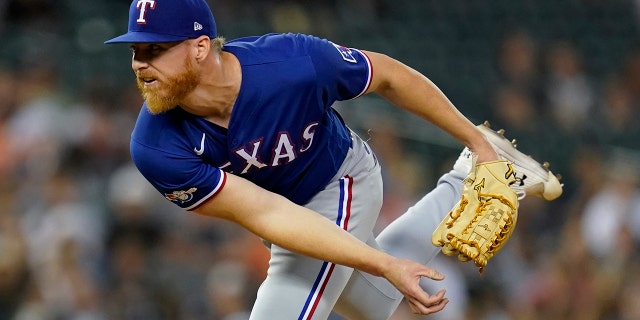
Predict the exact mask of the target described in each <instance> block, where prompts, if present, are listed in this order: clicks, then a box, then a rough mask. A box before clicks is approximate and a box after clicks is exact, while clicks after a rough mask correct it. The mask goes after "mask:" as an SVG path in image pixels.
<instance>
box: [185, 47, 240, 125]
mask: <svg viewBox="0 0 640 320" xmlns="http://www.w3.org/2000/svg"><path fill="white" fill-rule="evenodd" d="M241 82H242V72H241V68H240V63H239V62H238V59H237V58H236V57H235V56H233V55H232V54H230V53H226V52H222V54H221V55H220V56H219V57H218V59H215V61H212V62H211V63H210V64H209V65H207V66H206V69H205V71H204V72H203V79H202V81H201V82H200V84H199V85H198V86H197V87H196V88H195V90H194V91H193V92H192V93H191V94H189V95H188V96H187V97H186V98H185V100H184V101H183V102H182V103H180V106H181V107H182V108H183V109H185V110H186V111H187V112H189V113H191V114H194V115H197V116H200V117H203V118H205V119H207V120H209V121H211V122H213V123H215V124H217V125H220V126H223V127H225V128H226V127H228V124H229V120H230V118H231V111H232V110H233V105H234V104H235V101H236V98H237V97H238V93H239V91H240V84H241Z"/></svg>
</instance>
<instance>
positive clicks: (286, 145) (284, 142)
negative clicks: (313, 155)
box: [220, 122, 318, 174]
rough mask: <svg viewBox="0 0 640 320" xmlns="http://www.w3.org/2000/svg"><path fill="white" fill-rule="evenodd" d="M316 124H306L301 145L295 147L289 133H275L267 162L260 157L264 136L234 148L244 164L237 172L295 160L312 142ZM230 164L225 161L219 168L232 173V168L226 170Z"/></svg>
mask: <svg viewBox="0 0 640 320" xmlns="http://www.w3.org/2000/svg"><path fill="white" fill-rule="evenodd" d="M317 125H318V122H314V123H311V124H309V125H307V126H306V127H305V128H304V130H303V132H302V134H301V138H302V145H301V146H300V147H298V148H296V146H295V143H294V142H293V141H292V139H291V135H290V134H289V133H288V132H280V133H279V134H278V135H277V140H276V141H275V142H274V143H273V144H272V148H271V149H272V150H273V152H272V157H271V159H269V161H268V162H264V161H262V160H261V159H260V157H259V154H261V151H262V149H263V148H264V147H265V143H264V138H260V139H257V140H256V141H254V142H253V143H250V144H249V145H247V146H243V147H242V148H238V149H235V150H234V151H233V152H234V153H235V155H237V156H238V157H239V158H241V159H243V160H244V162H245V166H244V168H243V169H242V171H241V172H239V174H245V173H247V172H249V170H251V169H252V168H253V167H255V168H257V169H261V168H264V167H267V166H270V167H277V166H280V165H285V164H288V163H290V162H292V161H293V160H295V159H296V158H297V157H298V155H299V154H300V153H303V152H305V151H307V150H309V148H310V147H311V145H312V143H313V134H314V129H315V127H316V126H317ZM230 166H231V161H228V162H226V163H225V164H223V165H222V166H220V169H223V170H225V171H227V172H229V173H234V172H233V170H228V168H229V167H230Z"/></svg>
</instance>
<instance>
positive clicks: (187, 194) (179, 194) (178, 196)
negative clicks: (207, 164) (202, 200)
mask: <svg viewBox="0 0 640 320" xmlns="http://www.w3.org/2000/svg"><path fill="white" fill-rule="evenodd" d="M196 190H198V189H197V188H191V189H189V190H186V191H185V190H180V191H174V192H172V193H165V194H164V197H165V198H167V200H169V201H173V202H178V201H180V202H182V203H185V202H189V201H190V200H191V199H193V193H194V192H196Z"/></svg>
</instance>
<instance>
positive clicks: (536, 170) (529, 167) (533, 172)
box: [454, 121, 562, 201]
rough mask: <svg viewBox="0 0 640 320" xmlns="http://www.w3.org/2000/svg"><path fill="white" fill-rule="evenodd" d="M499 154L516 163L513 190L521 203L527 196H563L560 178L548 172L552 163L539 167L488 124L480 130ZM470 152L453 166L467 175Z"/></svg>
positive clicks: (469, 165) (548, 197)
mask: <svg viewBox="0 0 640 320" xmlns="http://www.w3.org/2000/svg"><path fill="white" fill-rule="evenodd" d="M477 127H478V129H480V132H482V134H484V135H485V137H487V140H488V141H489V143H491V145H492V146H493V148H494V149H495V151H496V153H498V155H499V156H500V157H501V158H502V159H505V160H507V161H509V162H512V163H513V169H514V170H515V172H516V183H514V184H512V185H511V188H512V189H513V190H515V192H516V193H517V194H518V199H523V198H524V197H525V196H526V195H534V196H537V197H541V198H543V199H545V200H548V201H551V200H554V199H556V198H558V197H559V196H560V195H561V194H562V184H561V183H560V180H559V178H560V177H556V176H555V175H553V173H552V172H551V171H550V170H549V163H548V162H545V163H542V164H541V163H539V162H538V161H536V160H535V159H533V158H532V157H530V156H528V155H525V154H524V153H522V152H520V151H518V149H516V143H515V140H513V141H509V140H507V139H506V138H505V137H504V130H498V131H497V132H496V131H493V130H492V129H491V128H490V125H489V122H488V121H485V122H484V123H483V124H481V125H478V126H477ZM471 163H472V159H471V151H470V150H469V149H468V148H464V150H462V152H461V153H460V157H458V160H457V161H456V163H455V165H454V169H455V170H458V171H461V172H466V173H468V172H469V170H470V169H471Z"/></svg>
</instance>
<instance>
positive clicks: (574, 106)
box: [543, 41, 598, 134]
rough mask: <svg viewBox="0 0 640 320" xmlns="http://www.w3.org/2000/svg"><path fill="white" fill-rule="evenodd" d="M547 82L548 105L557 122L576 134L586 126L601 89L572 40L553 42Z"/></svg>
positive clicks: (547, 65) (548, 63)
mask: <svg viewBox="0 0 640 320" xmlns="http://www.w3.org/2000/svg"><path fill="white" fill-rule="evenodd" d="M543 82H544V88H543V90H544V97H545V101H546V109H547V112H548V113H549V115H550V120H552V121H553V123H554V124H555V126H556V127H557V128H559V129H561V130H563V131H567V132H571V133H576V134H577V133H578V132H580V131H582V130H584V127H585V126H586V125H587V123H586V122H587V120H588V119H587V118H588V116H589V115H590V114H592V113H593V108H594V104H595V101H596V95H597V94H598V92H597V91H596V90H595V86H594V83H593V81H592V79H590V77H589V76H588V73H587V70H585V69H584V64H583V60H582V55H581V53H580V52H579V50H578V49H577V48H576V47H575V46H574V45H573V44H572V43H570V42H567V41H561V42H556V43H552V44H550V45H549V48H548V52H547V54H546V73H545V76H544V81H543Z"/></svg>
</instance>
